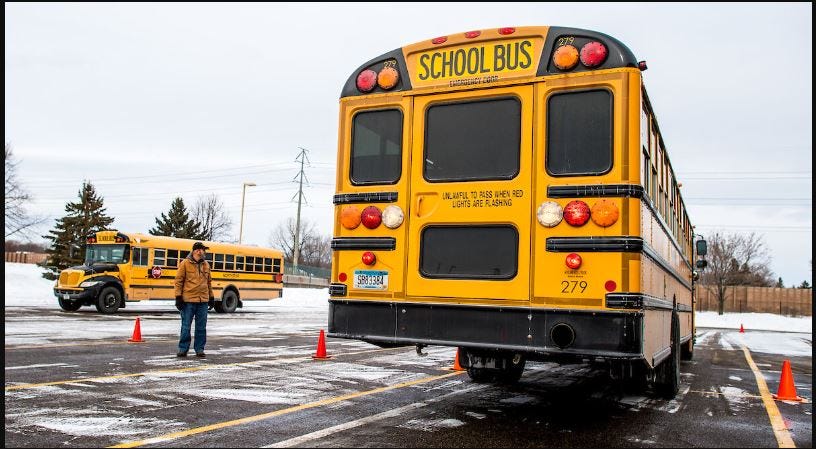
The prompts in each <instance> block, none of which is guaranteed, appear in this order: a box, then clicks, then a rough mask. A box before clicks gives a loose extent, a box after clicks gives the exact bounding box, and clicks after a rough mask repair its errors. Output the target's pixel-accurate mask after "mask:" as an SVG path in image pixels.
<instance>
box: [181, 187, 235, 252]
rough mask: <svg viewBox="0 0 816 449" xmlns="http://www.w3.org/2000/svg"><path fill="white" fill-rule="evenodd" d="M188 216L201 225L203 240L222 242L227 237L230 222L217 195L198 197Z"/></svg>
mask: <svg viewBox="0 0 816 449" xmlns="http://www.w3.org/2000/svg"><path fill="white" fill-rule="evenodd" d="M190 215H191V216H192V219H193V220H195V221H197V222H198V223H199V225H201V233H202V235H203V238H204V240H211V241H224V240H226V239H227V238H228V237H229V232H230V229H232V220H231V219H230V218H229V215H227V213H226V211H225V208H224V203H223V202H222V201H221V199H220V198H218V195H216V194H214V193H213V194H211V195H208V196H203V197H200V198H199V199H198V200H196V203H195V204H194V205H193V207H192V209H191V211H190Z"/></svg>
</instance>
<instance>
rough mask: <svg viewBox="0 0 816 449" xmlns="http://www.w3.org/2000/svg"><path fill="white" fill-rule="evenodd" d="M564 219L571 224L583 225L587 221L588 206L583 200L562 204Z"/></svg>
mask: <svg viewBox="0 0 816 449" xmlns="http://www.w3.org/2000/svg"><path fill="white" fill-rule="evenodd" d="M564 221H566V222H567V223H569V224H571V225H572V226H583V225H584V224H585V223H586V222H587V221H589V206H588V205H587V203H585V202H583V201H579V200H576V201H570V202H569V203H567V205H566V206H564Z"/></svg>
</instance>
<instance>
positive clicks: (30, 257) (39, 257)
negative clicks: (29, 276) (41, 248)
mask: <svg viewBox="0 0 816 449" xmlns="http://www.w3.org/2000/svg"><path fill="white" fill-rule="evenodd" d="M47 257H48V255H47V254H45V253H30V252H28V251H14V252H8V251H6V262H16V263H41V262H43V261H44V260H45V259H46V258H47Z"/></svg>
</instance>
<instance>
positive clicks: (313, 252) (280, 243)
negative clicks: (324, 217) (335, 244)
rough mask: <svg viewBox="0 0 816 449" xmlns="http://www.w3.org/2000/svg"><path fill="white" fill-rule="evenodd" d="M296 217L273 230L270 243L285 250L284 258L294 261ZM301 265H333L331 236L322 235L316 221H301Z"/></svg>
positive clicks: (288, 261) (287, 260) (324, 266)
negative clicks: (315, 223)
mask: <svg viewBox="0 0 816 449" xmlns="http://www.w3.org/2000/svg"><path fill="white" fill-rule="evenodd" d="M295 226H296V225H295V219H294V218H288V219H287V220H286V222H285V223H280V224H278V226H277V227H276V228H275V229H273V230H272V234H271V235H270V237H269V243H270V244H271V245H272V246H273V247H275V248H278V249H280V250H281V251H283V253H284V258H285V259H284V260H285V261H286V262H287V263H292V259H293V258H294V254H295V249H294V247H295V245H294V243H295ZM298 263H299V264H300V265H309V266H313V267H323V268H328V267H330V266H331V237H330V236H321V235H320V234H319V232H318V231H317V229H316V227H315V225H314V223H312V222H310V221H308V220H303V219H301V221H300V258H299V260H298Z"/></svg>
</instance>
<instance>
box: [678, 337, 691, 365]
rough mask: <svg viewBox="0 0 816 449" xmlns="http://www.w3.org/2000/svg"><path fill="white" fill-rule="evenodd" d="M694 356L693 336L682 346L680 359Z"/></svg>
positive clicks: (688, 358)
mask: <svg viewBox="0 0 816 449" xmlns="http://www.w3.org/2000/svg"><path fill="white" fill-rule="evenodd" d="M693 357H694V337H691V338H690V339H689V341H687V342H686V344H684V345H683V347H682V348H680V359H682V360H691V359H692V358H693Z"/></svg>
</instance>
